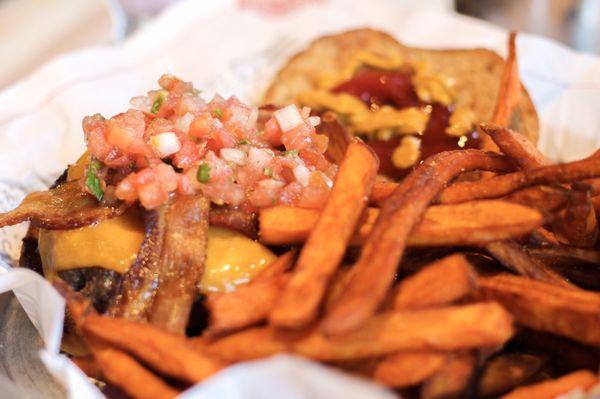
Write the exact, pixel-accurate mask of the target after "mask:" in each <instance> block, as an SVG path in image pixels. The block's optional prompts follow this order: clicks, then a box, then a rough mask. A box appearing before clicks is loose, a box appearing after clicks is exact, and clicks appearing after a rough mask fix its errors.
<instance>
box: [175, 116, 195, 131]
mask: <svg viewBox="0 0 600 399" xmlns="http://www.w3.org/2000/svg"><path fill="white" fill-rule="evenodd" d="M193 121H194V114H192V113H189V112H187V113H186V114H185V115H183V116H182V117H180V118H178V119H177V121H175V127H176V128H177V130H179V131H180V132H182V133H187V132H189V131H190V125H191V124H192V122H193Z"/></svg>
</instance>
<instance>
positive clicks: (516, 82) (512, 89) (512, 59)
mask: <svg viewBox="0 0 600 399" xmlns="http://www.w3.org/2000/svg"><path fill="white" fill-rule="evenodd" d="M516 41H517V33H516V32H510V34H509V37H508V56H507V57H506V61H505V63H504V69H503V70H502V77H501V78H500V89H499V90H498V97H497V98H496V107H495V108H494V113H493V115H492V122H494V123H497V124H499V125H508V124H509V123H510V118H511V116H512V113H513V111H514V109H515V107H516V105H517V102H518V101H519V97H520V95H521V82H520V79H519V65H518V64H517V47H516ZM484 149H488V148H485V147H484ZM507 155H508V154H507Z"/></svg>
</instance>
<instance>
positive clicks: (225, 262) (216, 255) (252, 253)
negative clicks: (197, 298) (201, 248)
mask: <svg viewBox="0 0 600 399" xmlns="http://www.w3.org/2000/svg"><path fill="white" fill-rule="evenodd" d="M274 260H275V255H274V254H273V253H272V252H271V251H269V250H268V249H267V248H266V247H265V246H263V245H261V244H259V243H257V242H256V241H253V240H251V239H249V238H248V237H246V236H244V235H242V234H240V233H237V232H234V231H231V230H228V229H223V228H220V227H211V228H209V230H208V244H207V248H206V263H205V267H204V275H203V276H202V281H201V283H200V289H201V290H202V291H203V292H216V291H232V290H234V289H235V286H237V285H240V284H245V283H248V282H249V281H251V280H252V279H253V278H254V277H256V275H257V274H258V273H260V272H261V271H262V270H263V269H264V268H265V267H266V266H268V265H269V264H270V263H271V262H273V261H274Z"/></svg>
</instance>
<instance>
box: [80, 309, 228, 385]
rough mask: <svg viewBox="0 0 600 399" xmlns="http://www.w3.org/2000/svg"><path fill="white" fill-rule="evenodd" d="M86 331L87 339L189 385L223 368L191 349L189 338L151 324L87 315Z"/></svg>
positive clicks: (216, 362) (211, 359)
mask: <svg viewBox="0 0 600 399" xmlns="http://www.w3.org/2000/svg"><path fill="white" fill-rule="evenodd" d="M82 330H83V333H84V336H85V338H86V340H88V339H89V337H92V339H94V340H102V342H105V343H106V344H109V345H113V346H115V347H117V348H118V349H120V350H122V351H124V352H127V353H130V354H132V355H134V356H135V357H136V358H138V359H140V360H142V361H143V362H144V363H145V364H147V365H148V366H150V367H151V368H152V369H154V370H156V371H159V372H160V373H161V374H164V375H168V376H171V377H174V378H176V379H179V380H181V381H185V382H188V383H192V384H193V383H196V382H199V381H202V380H204V379H205V378H207V377H208V376H210V375H212V374H214V373H215V372H217V371H218V370H219V369H220V368H221V367H222V364H221V363H220V362H218V361H216V360H215V359H213V358H211V357H209V356H207V355H201V354H199V353H198V352H197V351H193V350H190V348H189V347H188V346H187V344H186V341H185V338H183V337H179V336H177V335H174V334H171V333H168V332H165V331H162V330H159V329H157V328H155V327H152V326H151V325H148V324H141V323H136V322H131V321H128V320H125V319H115V318H111V317H105V316H99V315H95V314H92V315H89V316H87V318H86V320H85V322H84V323H83V325H82ZM92 342H94V341H92ZM94 355H96V354H95V352H94ZM96 359H98V357H96ZM98 361H99V362H100V359H98ZM101 364H102V363H101ZM103 370H104V367H103Z"/></svg>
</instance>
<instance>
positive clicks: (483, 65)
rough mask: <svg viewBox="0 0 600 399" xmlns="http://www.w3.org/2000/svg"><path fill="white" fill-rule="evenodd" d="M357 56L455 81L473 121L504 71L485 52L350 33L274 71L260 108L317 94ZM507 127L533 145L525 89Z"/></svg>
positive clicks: (534, 121)
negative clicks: (421, 66)
mask: <svg viewBox="0 0 600 399" xmlns="http://www.w3.org/2000/svg"><path fill="white" fill-rule="evenodd" d="M359 51H360V52H367V53H371V54H374V55H376V56H380V57H385V58H391V57H399V58H401V59H402V60H405V61H406V63H407V64H414V63H418V62H421V61H425V62H426V63H427V65H428V68H430V69H431V70H432V71H433V72H437V73H440V74H443V75H444V76H446V77H448V78H450V79H452V80H453V81H454V82H455V85H454V89H455V92H456V93H458V94H457V96H456V98H455V102H454V104H455V106H457V107H468V108H469V109H471V110H472V111H473V113H474V114H475V116H476V118H477V120H478V121H481V122H484V121H489V120H490V119H491V117H492V114H493V112H494V106H495V103H496V97H497V95H498V89H499V86H500V78H501V75H502V69H503V67H504V60H503V59H502V58H501V57H500V56H499V55H498V54H496V53H495V52H493V51H490V50H487V49H468V50H452V49H448V50H429V49H420V48H413V47H407V46H404V45H402V44H401V43H399V42H398V41H396V39H394V38H393V37H392V36H390V35H388V34H386V33H384V32H380V31H377V30H373V29H357V30H351V31H347V32H343V33H340V34H335V35H331V36H324V37H321V38H318V39H316V40H315V41H313V42H312V43H311V44H310V45H309V46H308V47H307V48H306V49H305V50H304V51H302V52H300V53H298V54H296V55H295V56H293V57H292V58H291V59H290V60H289V61H288V62H287V63H286V64H285V65H284V66H283V67H282V68H281V69H280V70H279V72H278V73H277V75H276V77H275V79H274V80H273V82H272V83H271V85H270V86H269V87H268V89H267V91H266V93H265V95H264V98H263V103H266V104H268V103H271V104H275V105H284V104H289V103H293V102H296V100H297V97H298V95H299V94H300V93H302V92H306V91H309V90H313V89H316V88H317V87H318V82H319V80H320V78H321V77H322V76H323V75H325V74H327V75H333V74H335V73H336V71H341V70H344V66H345V65H347V64H348V63H349V62H351V61H352V60H353V58H354V57H355V55H356V53H357V52H359ZM510 126H511V128H512V129H514V130H516V131H518V132H520V133H522V134H523V135H525V136H526V137H527V138H529V139H530V140H531V141H532V142H534V143H536V142H537V139H538V117H537V112H536V110H535V107H534V105H533V103H532V101H531V98H530V97H529V94H528V93H527V90H526V89H525V88H524V87H523V92H522V95H521V98H520V99H519V103H518V105H517V107H516V110H515V112H514V114H513V118H512V121H511V125H510Z"/></svg>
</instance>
